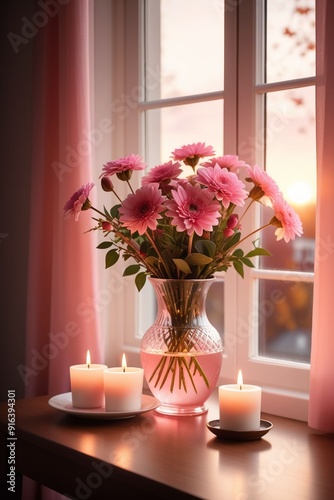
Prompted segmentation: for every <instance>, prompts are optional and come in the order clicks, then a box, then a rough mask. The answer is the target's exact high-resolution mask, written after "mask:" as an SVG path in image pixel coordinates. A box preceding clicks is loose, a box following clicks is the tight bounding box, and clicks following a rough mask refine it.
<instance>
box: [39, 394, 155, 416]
mask: <svg viewBox="0 0 334 500" xmlns="http://www.w3.org/2000/svg"><path fill="white" fill-rule="evenodd" d="M48 403H49V405H50V406H52V408H56V410H60V411H63V412H65V413H69V414H71V415H76V416H77V417H81V418H90V419H99V420H118V419H123V418H131V417H135V416H136V415H140V414H141V413H145V412H147V411H150V410H154V409H155V408H157V407H158V406H159V405H160V402H159V401H158V400H157V399H156V398H154V397H153V396H147V395H146V394H143V395H142V404H141V408H140V410H137V411H125V412H118V411H117V412H112V411H106V409H105V407H104V406H101V408H89V409H84V408H75V407H74V406H73V405H72V393H71V392H65V393H64V394H58V395H57V396H53V397H52V398H51V399H49V401H48Z"/></svg>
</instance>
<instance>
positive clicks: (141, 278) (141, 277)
mask: <svg viewBox="0 0 334 500" xmlns="http://www.w3.org/2000/svg"><path fill="white" fill-rule="evenodd" d="M135 283H136V287H137V290H138V292H140V290H141V289H142V288H143V286H144V285H145V283H146V273H145V272H142V273H138V274H137V276H136V278H135Z"/></svg>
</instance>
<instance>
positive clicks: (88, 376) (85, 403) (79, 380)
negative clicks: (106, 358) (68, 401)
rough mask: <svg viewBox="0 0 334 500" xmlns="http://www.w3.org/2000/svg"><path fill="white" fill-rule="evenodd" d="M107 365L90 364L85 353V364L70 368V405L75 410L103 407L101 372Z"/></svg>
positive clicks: (88, 356) (88, 355)
mask: <svg viewBox="0 0 334 500" xmlns="http://www.w3.org/2000/svg"><path fill="white" fill-rule="evenodd" d="M106 368H108V367H107V365H100V364H91V362H90V353H89V351H87V359H86V364H85V365H84V364H82V365H73V366H70V380H71V391H72V404H73V406H75V407H76V408H99V407H101V406H104V381H103V372H104V370H105V369H106Z"/></svg>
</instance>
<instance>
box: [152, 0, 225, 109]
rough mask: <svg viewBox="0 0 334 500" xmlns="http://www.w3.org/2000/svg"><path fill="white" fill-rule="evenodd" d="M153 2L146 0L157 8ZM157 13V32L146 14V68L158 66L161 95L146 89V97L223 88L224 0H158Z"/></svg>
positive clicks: (178, 94)
mask: <svg viewBox="0 0 334 500" xmlns="http://www.w3.org/2000/svg"><path fill="white" fill-rule="evenodd" d="M156 3H157V2H156V0H153V1H152V0H151V1H148V2H147V8H148V9H154V8H156ZM154 4H155V6H154ZM160 14H161V18H160V23H161V24H160V33H159V30H158V29H157V27H156V23H157V22H158V20H157V19H155V18H154V16H150V15H148V20H149V26H148V27H147V30H148V31H147V36H148V37H149V38H148V39H149V41H150V43H149V44H146V64H147V67H148V68H151V69H152V68H159V67H160V95H157V92H156V90H155V91H154V92H148V96H147V99H148V100H151V99H158V98H162V99H164V98H170V97H179V96H184V95H192V94H198V93H204V92H213V91H218V90H222V89H223V82H224V2H208V1H207V0H182V1H181V2H180V1H179V0H160ZM152 34H154V38H155V40H153V39H152ZM153 43H154V44H155V48H153V49H152V44H153ZM159 47H160V51H159ZM157 48H158V49H157ZM159 52H160V53H159ZM158 71H159V70H158ZM148 77H150V75H147V78H148Z"/></svg>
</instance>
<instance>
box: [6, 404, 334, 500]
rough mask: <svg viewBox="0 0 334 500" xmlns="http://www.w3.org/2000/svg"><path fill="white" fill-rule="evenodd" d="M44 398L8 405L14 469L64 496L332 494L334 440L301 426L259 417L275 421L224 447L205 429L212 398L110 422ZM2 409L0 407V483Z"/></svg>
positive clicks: (241, 499)
mask: <svg viewBox="0 0 334 500" xmlns="http://www.w3.org/2000/svg"><path fill="white" fill-rule="evenodd" d="M48 399H49V398H48V397H47V396H42V397H37V398H32V399H25V400H18V401H16V405H15V414H16V422H15V437H16V438H17V440H16V441H15V467H16V471H15V473H16V474H18V471H20V472H21V473H22V474H24V475H26V476H29V477H31V478H33V479H35V480H36V481H37V482H40V483H42V484H44V485H46V486H48V487H50V488H52V489H54V490H56V491H58V492H60V493H62V494H67V495H68V496H70V497H72V498H78V499H83V498H90V499H92V498H98V499H109V498H115V499H117V498H122V499H128V498H136V497H139V498H158V499H163V498H172V499H173V500H176V499H186V498H201V499H208V500H209V499H212V500H217V499H227V500H248V499H254V500H261V499H264V500H275V499H277V500H308V499H309V500H311V499H312V500H327V499H328V500H332V499H333V498H334V465H333V464H334V436H333V435H324V434H322V433H319V432H316V431H314V430H311V429H310V428H308V426H307V424H305V423H302V422H298V421H294V420H289V419H284V418H280V417H276V416H270V415H263V416H262V417H263V418H265V419H267V420H270V421H271V422H273V424H274V427H273V428H272V429H271V430H270V432H268V434H266V436H264V437H263V438H262V439H259V440H256V441H244V442H232V441H222V440H219V439H217V438H216V437H215V436H214V435H213V434H212V433H211V432H210V431H209V430H208V429H207V427H206V423H207V421H210V420H214V419H217V418H218V405H217V397H216V394H214V395H213V396H212V397H211V399H210V400H209V412H208V413H207V414H204V415H201V416H196V417H164V416H161V415H159V414H157V413H156V412H155V411H150V412H148V413H145V414H142V415H140V416H136V417H134V418H131V419H127V420H118V421H115V420H114V421H101V420H100V421H93V420H85V419H80V418H77V417H74V416H71V415H68V414H65V413H62V412H60V411H58V410H56V409H53V408H51V407H50V406H49V405H48ZM7 408H8V407H7V402H4V403H1V405H0V431H1V443H2V449H3V450H6V452H5V453H3V452H2V454H1V477H2V482H3V477H4V474H6V471H5V466H6V465H7V461H8V456H9V451H10V448H7V446H6V445H7V443H8V442H10V441H8V439H7V438H8V436H6V431H7V425H8V420H7V415H8V412H7ZM5 455H6V457H5Z"/></svg>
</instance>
